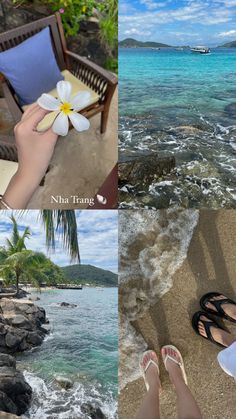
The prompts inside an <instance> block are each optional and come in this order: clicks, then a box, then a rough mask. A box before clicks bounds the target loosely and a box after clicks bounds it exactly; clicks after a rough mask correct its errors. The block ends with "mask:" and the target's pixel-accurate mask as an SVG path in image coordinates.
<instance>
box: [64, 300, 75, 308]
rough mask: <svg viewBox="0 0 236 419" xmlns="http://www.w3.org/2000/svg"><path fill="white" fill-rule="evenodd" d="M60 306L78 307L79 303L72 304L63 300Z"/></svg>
mask: <svg viewBox="0 0 236 419" xmlns="http://www.w3.org/2000/svg"><path fill="white" fill-rule="evenodd" d="M60 306H61V307H69V308H74V307H77V304H70V303H66V302H64V301H63V302H62V303H61V304H60Z"/></svg>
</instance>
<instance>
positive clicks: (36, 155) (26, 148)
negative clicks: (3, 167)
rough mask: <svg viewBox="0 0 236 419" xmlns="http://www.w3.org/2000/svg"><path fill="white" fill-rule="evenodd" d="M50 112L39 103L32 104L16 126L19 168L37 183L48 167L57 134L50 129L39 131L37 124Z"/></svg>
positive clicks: (25, 175)
mask: <svg viewBox="0 0 236 419" xmlns="http://www.w3.org/2000/svg"><path fill="white" fill-rule="evenodd" d="M47 113H48V111H45V110H44V109H42V108H40V107H39V105H37V104H33V105H31V106H30V107H29V108H28V109H27V110H26V112H25V113H24V114H23V116H22V119H21V121H20V122H19V123H18V124H17V125H16V126H15V129H14V132H15V138H16V145H17V150H18V160H19V170H18V173H19V174H20V175H21V176H23V177H28V176H30V178H31V180H32V181H34V182H35V183H38V184H39V183H40V182H41V180H42V178H43V176H44V175H45V172H46V170H47V168H48V165H49V163H50V160H51V158H52V154H53V151H54V147H55V144H56V141H57V135H56V134H54V132H53V131H52V130H51V129H49V130H48V131H46V132H44V133H40V132H37V125H38V124H39V122H40V121H41V120H42V119H43V118H44V116H45V115H46V114H47Z"/></svg>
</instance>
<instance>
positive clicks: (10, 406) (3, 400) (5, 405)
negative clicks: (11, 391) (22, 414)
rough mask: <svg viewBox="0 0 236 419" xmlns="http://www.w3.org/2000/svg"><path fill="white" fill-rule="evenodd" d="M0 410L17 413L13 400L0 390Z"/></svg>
mask: <svg viewBox="0 0 236 419" xmlns="http://www.w3.org/2000/svg"><path fill="white" fill-rule="evenodd" d="M0 410H1V411H3V412H8V413H12V414H16V413H17V407H16V405H15V403H13V401H12V400H11V399H10V398H9V397H8V396H7V395H6V393H3V391H0ZM4 417H5V416H4Z"/></svg>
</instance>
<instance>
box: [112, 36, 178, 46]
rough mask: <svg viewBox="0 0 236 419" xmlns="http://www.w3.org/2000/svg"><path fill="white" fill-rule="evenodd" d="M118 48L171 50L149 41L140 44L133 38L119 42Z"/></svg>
mask: <svg viewBox="0 0 236 419" xmlns="http://www.w3.org/2000/svg"><path fill="white" fill-rule="evenodd" d="M119 46H120V47H122V48H171V46H170V45H167V44H161V43H159V42H151V41H148V42H142V41H137V40H136V39H133V38H126V39H123V41H120V42H119Z"/></svg>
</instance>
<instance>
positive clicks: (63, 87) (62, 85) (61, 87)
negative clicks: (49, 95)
mask: <svg viewBox="0 0 236 419" xmlns="http://www.w3.org/2000/svg"><path fill="white" fill-rule="evenodd" d="M71 90H72V86H71V83H70V82H69V81H65V80H61V81H59V82H58V83H57V93H58V97H59V99H60V100H61V102H62V103H64V102H69V100H70V96H71Z"/></svg>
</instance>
